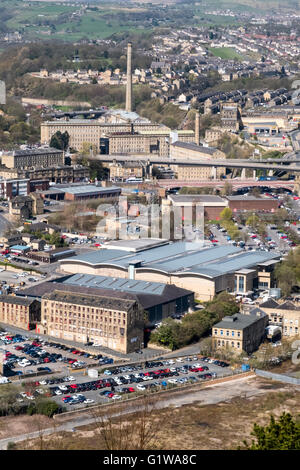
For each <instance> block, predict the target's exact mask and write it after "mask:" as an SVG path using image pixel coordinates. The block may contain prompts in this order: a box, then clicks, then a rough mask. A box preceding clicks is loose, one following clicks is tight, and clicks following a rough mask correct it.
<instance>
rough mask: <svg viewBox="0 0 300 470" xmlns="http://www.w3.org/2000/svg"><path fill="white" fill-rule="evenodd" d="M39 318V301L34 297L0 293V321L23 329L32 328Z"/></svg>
mask: <svg viewBox="0 0 300 470" xmlns="http://www.w3.org/2000/svg"><path fill="white" fill-rule="evenodd" d="M40 320H41V303H40V302H39V301H38V300H36V299H29V298H24V297H17V296H15V295H0V321H1V322H2V323H5V324H7V325H13V326H16V327H18V328H23V329H24V330H32V329H34V328H35V327H36V325H37V323H38V322H39V321H40Z"/></svg>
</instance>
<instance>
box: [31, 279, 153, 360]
mask: <svg viewBox="0 0 300 470" xmlns="http://www.w3.org/2000/svg"><path fill="white" fill-rule="evenodd" d="M143 321H144V318H143V309H141V307H140V305H139V304H138V302H136V300H133V299H131V298H130V296H129V298H128V294H124V293H123V294H122V292H118V293H116V295H115V296H114V295H113V293H111V295H110V296H109V297H108V296H101V295H99V294H97V289H92V288H91V289H89V288H84V287H79V286H76V287H74V286H73V287H72V286H71V287H70V286H69V288H68V286H65V287H64V290H63V291H61V290H55V291H53V292H51V293H49V294H45V295H44V296H43V297H42V309H41V324H40V325H39V327H38V331H39V332H41V333H45V334H48V335H50V336H54V337H57V338H63V339H68V340H71V341H78V342H80V343H81V342H83V343H85V342H87V341H92V342H93V343H94V344H99V345H100V346H104V347H107V348H110V349H114V350H116V351H120V352H122V353H125V354H127V353H130V352H133V351H135V350H136V349H139V348H140V347H142V343H143Z"/></svg>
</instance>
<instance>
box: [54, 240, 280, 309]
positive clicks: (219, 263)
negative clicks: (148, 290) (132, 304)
mask: <svg viewBox="0 0 300 470" xmlns="http://www.w3.org/2000/svg"><path fill="white" fill-rule="evenodd" d="M137 241H138V242H139V244H140V247H141V242H142V241H141V240H137ZM121 242H122V248H123V249H118V245H117V242H116V243H115V248H114V249H105V245H104V247H103V248H101V249H99V250H97V251H96V252H95V251H93V252H88V253H86V254H82V255H79V256H75V257H72V258H69V259H67V260H63V261H61V263H60V267H61V270H62V271H63V272H66V273H74V274H77V273H83V274H94V275H100V276H111V277H122V278H124V279H135V280H145V281H148V282H160V283H164V284H174V285H176V286H177V287H181V288H183V289H189V290H192V291H193V292H194V293H195V297H196V298H197V299H200V300H211V299H212V298H213V297H214V296H215V295H216V294H217V293H218V292H221V291H224V290H225V291H228V292H239V293H248V292H250V291H252V290H253V289H254V288H263V289H265V288H266V287H273V271H274V267H275V265H276V264H277V263H278V262H279V261H280V256H281V255H280V253H276V252H273V253H270V252H266V251H252V252H245V251H244V250H242V249H241V248H238V247H234V246H232V245H228V246H217V247H209V248H206V247H203V246H201V244H199V243H187V242H184V241H179V242H174V243H172V242H170V243H168V244H166V243H165V241H164V244H163V245H161V246H156V247H153V248H148V249H144V250H143V249H141V250H140V251H139V252H138V253H136V252H134V251H132V252H130V251H129V252H127V253H124V243H126V242H125V241H124V240H122V241H121ZM134 243H135V240H128V246H129V247H130V246H131V247H134Z"/></svg>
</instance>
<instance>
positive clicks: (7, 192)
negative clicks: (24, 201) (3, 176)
mask: <svg viewBox="0 0 300 470" xmlns="http://www.w3.org/2000/svg"><path fill="white" fill-rule="evenodd" d="M29 192H30V185H29V179H28V178H26V179H8V180H3V181H0V197H2V198H4V199H8V198H9V199H10V198H13V197H15V196H27V195H28V194H29Z"/></svg>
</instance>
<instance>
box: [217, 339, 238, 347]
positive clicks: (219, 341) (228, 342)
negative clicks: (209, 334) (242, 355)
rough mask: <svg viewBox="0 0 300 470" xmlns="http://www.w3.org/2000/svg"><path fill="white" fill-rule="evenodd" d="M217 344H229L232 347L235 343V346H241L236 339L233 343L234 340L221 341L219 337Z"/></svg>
mask: <svg viewBox="0 0 300 470" xmlns="http://www.w3.org/2000/svg"><path fill="white" fill-rule="evenodd" d="M217 345H218V346H225V345H230V346H231V347H232V348H234V347H235V345H236V347H237V348H238V349H239V348H240V346H241V345H240V342H239V341H237V342H236V343H235V342H234V341H231V342H230V341H224V340H222V341H221V340H220V339H219V340H218V341H217Z"/></svg>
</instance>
